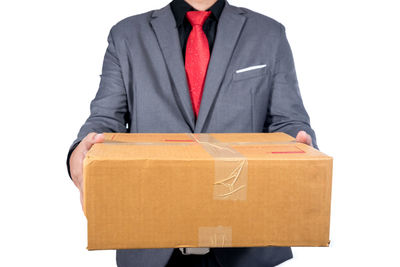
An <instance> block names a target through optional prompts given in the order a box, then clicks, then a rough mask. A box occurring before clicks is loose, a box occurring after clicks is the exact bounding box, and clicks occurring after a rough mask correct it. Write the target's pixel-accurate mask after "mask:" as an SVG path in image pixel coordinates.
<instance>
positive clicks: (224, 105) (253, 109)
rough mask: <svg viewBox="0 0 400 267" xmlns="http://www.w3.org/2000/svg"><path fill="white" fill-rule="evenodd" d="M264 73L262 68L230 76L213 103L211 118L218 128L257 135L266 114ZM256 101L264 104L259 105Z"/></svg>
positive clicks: (240, 70) (265, 72)
mask: <svg viewBox="0 0 400 267" xmlns="http://www.w3.org/2000/svg"><path fill="white" fill-rule="evenodd" d="M268 73H269V71H268V68H267V66H266V65H258V66H253V67H251V68H245V69H239V70H238V71H235V72H233V74H232V76H231V77H232V79H231V80H230V82H229V84H228V85H227V87H225V88H224V90H223V91H222V92H221V94H220V95H219V97H218V100H217V102H216V106H215V111H216V112H215V114H214V115H215V116H216V118H217V120H218V123H219V125H224V127H225V128H228V129H229V130H230V131H236V132H257V131H258V129H259V125H260V124H262V123H261V122H260V118H262V117H264V113H265V112H266V110H267V106H266V105H267V103H268V102H267V99H266V97H267V91H268V89H267V88H268V84H269V82H268V81H269V75H268ZM257 98H264V100H263V101H262V102H260V101H258V100H257ZM260 104H261V106H260Z"/></svg>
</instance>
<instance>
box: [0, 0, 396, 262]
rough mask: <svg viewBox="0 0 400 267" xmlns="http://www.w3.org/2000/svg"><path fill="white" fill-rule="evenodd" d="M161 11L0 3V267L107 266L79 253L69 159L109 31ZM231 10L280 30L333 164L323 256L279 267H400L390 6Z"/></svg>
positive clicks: (315, 4)
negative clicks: (257, 16)
mask: <svg viewBox="0 0 400 267" xmlns="http://www.w3.org/2000/svg"><path fill="white" fill-rule="evenodd" d="M139 2H140V3H139ZM168 3H169V1H167V0H164V1H157V0H149V1H134V0H131V1H122V0H114V1H100V0H97V1H76V0H70V1H44V0H38V1H8V2H5V1H3V2H2V4H1V6H0V34H1V35H0V92H1V96H0V114H1V115H0V116H1V124H0V125H1V131H0V135H1V136H0V137H1V140H2V143H1V154H0V157H1V172H0V178H1V186H0V205H1V209H0V212H1V213H0V255H1V256H0V266H114V265H115V252H114V251H95V252H89V251H87V250H86V220H85V217H84V216H83V213H82V211H81V208H80V203H79V194H78V190H77V189H76V188H75V186H74V185H73V183H72V182H71V181H70V179H69V177H68V174H67V171H66V166H65V161H66V156H67V152H68V148H69V146H70V144H71V143H72V141H73V140H74V139H75V137H76V134H77V133H78V130H79V128H80V126H81V125H82V124H83V122H84V120H85V119H86V118H87V116H88V115H89V103H90V101H91V100H92V98H93V97H94V95H95V93H96V91H97V88H98V85H99V81H100V77H99V75H100V73H101V66H102V61H103V56H104V53H105V49H106V47H107V41H106V40H107V35H108V31H109V30H110V28H111V26H112V25H114V24H115V23H116V22H118V21H119V20H121V19H123V18H125V17H127V16H130V15H134V14H138V13H142V12H145V11H148V10H151V9H158V8H161V7H163V6H165V5H167V4H168ZM230 3H231V4H233V5H237V6H245V7H247V8H250V9H252V10H255V11H258V12H260V13H263V14H265V15H268V16H270V17H272V18H274V19H276V20H278V21H280V22H282V23H283V24H284V25H285V26H286V30H287V36H288V39H289V42H290V44H291V46H292V50H293V54H294V57H295V62H296V69H297V75H298V79H299V84H300V88H301V93H302V97H303V101H304V104H305V106H306V109H307V111H308V113H309V115H310V118H311V125H312V127H313V128H314V130H315V132H316V134H317V141H318V145H319V148H320V150H321V151H323V152H325V153H327V154H329V155H331V156H333V157H334V176H333V194H332V215H331V240H332V242H331V246H330V247H329V248H294V249H293V252H294V259H293V260H291V261H289V262H287V263H284V264H283V265H282V266H288V267H289V266H400V260H399V257H398V256H397V255H398V254H399V249H400V246H399V240H400V231H399V226H400V220H399V216H398V214H399V211H400V208H399V204H400V197H399V194H398V193H399V191H400V183H399V178H400V175H399V165H400V162H399V153H400V146H399V137H398V135H399V130H400V127H399V115H400V109H399V97H398V96H399V90H400V85H399V82H400V81H399V76H400V75H399V74H400V73H399V70H400V68H399V64H400V53H399V48H400V39H399V36H400V34H399V32H400V30H399V26H400V19H399V16H398V14H397V13H398V11H399V8H397V7H396V5H395V4H396V1H389V0H386V1H366V0H364V1H361V0H353V1H348V0H347V1H345V0H337V1H317V0H303V1H295V0H293V1H290V0H262V1H245V0H240V1H239V0H236V1H234V0H231V1H230ZM396 17H397V18H396Z"/></svg>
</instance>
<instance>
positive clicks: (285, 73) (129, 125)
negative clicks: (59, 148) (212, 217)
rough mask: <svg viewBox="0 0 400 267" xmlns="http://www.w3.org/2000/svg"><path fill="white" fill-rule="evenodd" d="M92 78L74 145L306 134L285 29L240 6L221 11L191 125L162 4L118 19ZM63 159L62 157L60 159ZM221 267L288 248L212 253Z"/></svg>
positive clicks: (131, 257)
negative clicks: (102, 139)
mask: <svg viewBox="0 0 400 267" xmlns="http://www.w3.org/2000/svg"><path fill="white" fill-rule="evenodd" d="M108 43H109V45H108V48H107V51H106V53H105V56H104V63H103V69H102V74H101V81H100V86H99V90H98V92H97V94H96V97H95V98H94V99H93V100H92V102H91V105H90V111H91V113H90V116H89V118H88V119H87V120H86V122H85V123H84V124H83V126H82V127H81V129H80V131H79V133H78V136H77V138H76V140H75V141H74V142H73V144H72V145H71V147H70V151H69V155H70V153H71V152H72V150H73V149H74V148H75V146H76V145H77V144H78V143H79V142H80V141H81V140H82V139H83V138H84V137H85V136H86V135H87V134H88V133H90V132H132V133H150V132H153V133H155V132H167V133H179V132H186V133H188V132H194V133H202V132H204V133H213V132H214V133H218V132H277V131H280V132H285V133H287V134H290V135H292V136H294V137H295V136H296V134H297V132H298V131H300V130H305V131H306V132H307V133H308V134H310V135H311V137H312V141H313V144H314V146H315V147H316V148H317V143H316V140H315V134H314V131H313V130H312V129H311V127H310V122H309V117H308V114H307V112H306V110H305V108H304V106H303V102H302V99H301V95H300V91H299V88H298V84H297V78H296V72H295V67H294V62H293V57H292V53H291V49H290V46H289V44H288V41H287V39H286V34H285V28H284V26H283V25H282V24H280V23H279V22H277V21H275V20H273V19H271V18H269V17H267V16H264V15H262V14H259V13H256V12H254V11H251V10H249V9H246V8H239V7H235V6H232V5H230V4H229V3H228V2H226V5H225V7H224V9H223V11H222V13H221V17H220V19H219V22H218V28H217V33H216V38H215V43H214V47H213V50H212V51H211V58H210V63H209V66H208V71H207V77H206V81H205V86H204V92H203V96H202V101H201V106H200V111H199V116H198V119H197V121H195V117H194V114H193V110H192V105H191V100H190V96H189V90H188V85H187V80H186V74H185V68H184V61H183V57H182V50H181V48H180V42H179V37H178V31H177V28H176V23H175V19H174V16H173V14H172V11H171V9H170V6H169V5H167V6H165V7H163V8H161V9H159V10H154V11H149V12H147V13H143V14H139V15H135V16H132V17H129V18H126V19H124V20H122V21H120V22H118V23H117V24H116V25H114V26H113V27H112V29H111V31H110V33H109V36H108ZM67 161H68V160H67ZM171 253H172V249H151V250H150V249H144V250H143V249H142V250H118V251H117V262H118V264H119V266H146V267H151V266H163V265H164V264H166V262H167V261H168V259H169V257H170V255H171ZM214 253H215V254H216V255H217V257H218V259H219V261H220V262H221V263H222V264H223V265H224V266H229V267H235V266H246V265H247V266H274V265H275V264H278V263H280V262H283V261H285V260H287V259H289V258H291V257H292V254H291V250H290V248H286V247H266V248H231V249H229V248H221V249H214Z"/></svg>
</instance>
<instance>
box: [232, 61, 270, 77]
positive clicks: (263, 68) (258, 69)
mask: <svg viewBox="0 0 400 267" xmlns="http://www.w3.org/2000/svg"><path fill="white" fill-rule="evenodd" d="M267 69H268V68H267V65H266V64H262V65H255V66H250V67H246V68H242V69H238V70H236V71H235V72H234V73H233V77H232V81H240V80H246V79H250V78H254V77H258V76H263V75H266V74H267Z"/></svg>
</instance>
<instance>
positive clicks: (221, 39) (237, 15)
mask: <svg viewBox="0 0 400 267" xmlns="http://www.w3.org/2000/svg"><path fill="white" fill-rule="evenodd" d="M241 13H242V11H241V10H240V9H237V8H235V7H233V6H231V5H229V3H228V2H225V7H224V9H223V11H222V13H221V16H220V18H219V21H218V27H217V34H216V37H215V41H214V46H213V50H212V53H211V58H210V62H209V65H208V70H207V76H206V80H205V84H204V90H203V95H202V98H201V104H200V110H199V115H198V118H197V122H196V125H195V130H194V132H195V133H201V132H202V131H203V128H204V124H205V122H206V121H207V116H208V114H209V112H210V109H211V107H212V105H213V103H214V100H215V97H216V94H217V92H218V89H219V88H220V86H221V82H222V79H223V78H224V76H225V72H226V69H227V67H228V64H229V61H230V59H231V56H232V53H233V50H234V48H235V47H236V42H237V40H238V38H239V35H240V32H241V30H242V27H243V25H244V22H245V21H246V17H245V16H244V15H241ZM183 71H184V70H183Z"/></svg>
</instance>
